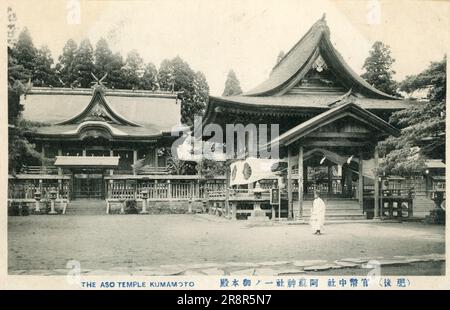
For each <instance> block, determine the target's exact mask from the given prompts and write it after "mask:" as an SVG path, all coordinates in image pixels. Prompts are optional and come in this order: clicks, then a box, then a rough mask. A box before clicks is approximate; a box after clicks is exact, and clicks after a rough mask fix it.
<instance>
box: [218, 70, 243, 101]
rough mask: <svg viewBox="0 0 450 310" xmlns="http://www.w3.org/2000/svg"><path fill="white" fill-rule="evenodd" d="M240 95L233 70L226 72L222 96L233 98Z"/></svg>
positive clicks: (239, 87)
mask: <svg viewBox="0 0 450 310" xmlns="http://www.w3.org/2000/svg"><path fill="white" fill-rule="evenodd" d="M239 94H242V89H241V84H240V83H239V80H238V78H237V76H236V73H234V71H233V70H230V71H229V72H228V76H227V80H226V81H225V89H224V90H223V94H222V96H234V95H239Z"/></svg>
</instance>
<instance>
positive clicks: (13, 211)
mask: <svg viewBox="0 0 450 310" xmlns="http://www.w3.org/2000/svg"><path fill="white" fill-rule="evenodd" d="M8 211H9V212H8V213H9V215H12V216H18V215H20V203H19V202H17V201H13V202H11V207H10V208H9V210H8Z"/></svg>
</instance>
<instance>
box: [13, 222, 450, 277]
mask: <svg viewBox="0 0 450 310" xmlns="http://www.w3.org/2000/svg"><path fill="white" fill-rule="evenodd" d="M444 236H445V227H444V226H434V225H425V224H421V223H373V224H371V223H369V224H367V223H352V224H331V225H326V227H325V234H323V235H321V236H316V235H313V234H312V233H311V231H310V228H309V226H307V225H267V226H257V227H250V226H249V225H248V223H246V222H245V221H234V222H233V221H229V220H225V219H220V218H217V217H214V216H210V215H109V216H108V215H101V216H45V215H42V216H28V217H8V267H9V270H10V271H13V270H53V269H64V268H66V264H67V262H68V261H69V260H77V261H79V262H80V263H81V268H82V269H83V268H88V269H103V270H108V269H110V268H113V267H128V268H136V267H139V266H159V265H165V264H190V263H195V264H197V263H200V264H201V263H212V262H214V263H227V262H266V261H292V260H318V259H324V260H328V261H333V260H338V259H343V258H350V257H384V258H392V257H394V256H408V255H424V254H430V253H436V254H443V253H445V240H444Z"/></svg>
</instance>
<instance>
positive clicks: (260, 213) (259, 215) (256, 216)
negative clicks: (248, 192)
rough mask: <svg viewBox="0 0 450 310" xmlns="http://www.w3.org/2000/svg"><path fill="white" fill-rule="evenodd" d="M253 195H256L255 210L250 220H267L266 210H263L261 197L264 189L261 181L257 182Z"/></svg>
mask: <svg viewBox="0 0 450 310" xmlns="http://www.w3.org/2000/svg"><path fill="white" fill-rule="evenodd" d="M252 192H253V195H254V196H255V199H254V200H255V201H254V202H253V211H252V213H251V215H250V216H249V217H248V220H253V221H266V220H268V217H267V216H266V212H265V211H264V210H261V198H262V192H263V189H262V188H261V185H260V184H259V181H257V182H256V184H255V187H254V188H253V190H252Z"/></svg>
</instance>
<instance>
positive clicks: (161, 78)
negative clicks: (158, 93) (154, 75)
mask: <svg viewBox="0 0 450 310" xmlns="http://www.w3.org/2000/svg"><path fill="white" fill-rule="evenodd" d="M158 83H159V87H160V88H161V90H166V91H171V90H173V87H174V84H175V78H174V69H173V67H172V62H171V61H170V60H169V59H164V60H163V61H162V62H161V65H160V66H159V70H158Z"/></svg>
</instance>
